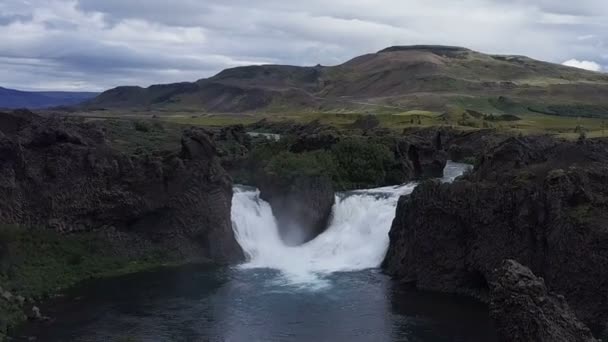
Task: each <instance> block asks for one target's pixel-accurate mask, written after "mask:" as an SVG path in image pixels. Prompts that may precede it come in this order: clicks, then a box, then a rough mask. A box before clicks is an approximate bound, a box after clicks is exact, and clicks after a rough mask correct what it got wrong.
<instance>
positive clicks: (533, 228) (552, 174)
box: [383, 138, 608, 328]
mask: <svg viewBox="0 0 608 342" xmlns="http://www.w3.org/2000/svg"><path fill="white" fill-rule="evenodd" d="M540 139H542V140H544V139H546V138H540ZM529 141H530V142H533V141H536V140H534V139H532V138H530V140H529ZM520 143H521V140H520V139H515V140H511V143H510V144H509V145H501V146H498V147H497V148H496V149H495V150H493V151H491V152H489V154H487V155H486V156H485V157H484V160H483V161H482V163H481V164H480V166H479V167H478V168H477V169H476V171H474V172H473V174H471V175H469V176H467V177H465V179H461V180H459V181H456V182H454V183H453V184H440V183H439V182H434V181H429V182H425V183H423V184H421V185H420V186H419V187H418V188H416V189H415V190H414V192H413V193H412V195H411V196H410V197H404V198H401V199H400V201H399V205H398V208H397V213H396V217H395V220H394V222H393V226H392V228H391V232H390V240H391V243H390V247H389V251H388V253H387V257H386V259H385V261H384V264H383V267H384V268H385V270H386V271H387V272H388V273H389V274H391V275H393V276H394V277H396V278H398V279H400V280H402V281H406V282H411V283H414V284H415V285H416V286H417V287H418V288H421V289H429V290H435V291H441V292H451V293H461V294H467V295H471V296H474V297H477V298H480V299H483V300H487V299H488V291H489V287H488V279H490V278H491V275H492V271H493V270H494V268H496V267H498V266H499V265H500V264H501V263H502V261H503V260H505V259H514V260H517V261H518V262H520V263H522V264H524V265H526V266H527V267H529V268H530V269H531V270H532V271H533V272H534V273H535V274H537V275H539V276H542V277H543V278H544V279H545V280H546V282H547V286H548V287H549V289H550V290H551V291H555V292H557V293H561V294H563V295H565V297H566V298H567V300H568V301H569V303H570V306H571V307H572V308H573V310H574V311H575V312H576V314H577V315H578V316H579V317H580V318H581V319H582V320H583V321H584V322H585V323H587V324H588V325H589V326H590V327H592V328H596V327H600V326H603V325H604V324H605V322H607V321H608V292H606V291H605V290H603V289H605V288H606V287H607V286H608V250H607V249H606V248H604V246H606V244H608V230H607V229H606V227H608V163H607V161H608V158H606V156H608V149H606V145H605V143H603V142H601V141H596V142H589V144H588V145H584V146H583V145H580V146H579V145H577V144H576V143H570V142H560V141H553V142H550V141H547V143H544V144H540V143H539V144H538V145H521V144H520ZM534 146H538V147H537V148H538V149H540V150H542V151H548V152H547V153H538V151H535V150H534V149H533V147H534ZM547 146H552V147H551V148H550V149H546V148H547ZM602 146H603V147H602ZM513 151H514V152H513ZM601 151H604V152H603V153H604V158H603V160H604V162H600V161H599V159H601V155H602V154H601ZM507 152H508V153H507ZM571 153H573V155H571ZM488 156H494V158H492V159H491V160H492V162H491V163H490V162H489V160H490V159H489V158H488ZM498 156H501V157H500V158H502V159H500V158H498ZM500 160H502V161H501V162H500V163H499V161H500ZM518 160H519V164H518ZM487 163H490V164H487ZM499 165H505V166H504V167H502V166H499ZM553 166H562V167H564V168H560V169H551V167H553ZM486 176H487V177H489V178H487V179H486V178H484V177H486Z"/></svg>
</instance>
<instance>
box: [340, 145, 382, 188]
mask: <svg viewBox="0 0 608 342" xmlns="http://www.w3.org/2000/svg"><path fill="white" fill-rule="evenodd" d="M331 152H332V154H333V156H334V159H335V160H336V166H337V174H338V185H339V188H344V189H353V188H364V187H370V186H380V185H384V184H385V179H386V176H387V171H388V170H389V169H390V167H391V165H392V164H393V159H394V156H393V153H391V151H390V149H389V148H388V147H387V146H386V145H382V144H380V143H376V142H372V141H370V140H367V139H364V138H348V139H344V140H342V141H340V142H339V143H338V144H336V145H335V146H333V148H332V149H331Z"/></svg>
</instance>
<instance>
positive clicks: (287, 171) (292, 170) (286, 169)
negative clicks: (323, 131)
mask: <svg viewBox="0 0 608 342" xmlns="http://www.w3.org/2000/svg"><path fill="white" fill-rule="evenodd" d="M264 171H265V172H266V173H267V174H270V175H273V176H279V178H280V179H282V180H283V181H286V182H294V181H295V180H296V179H297V178H299V177H300V176H312V177H314V176H328V177H330V178H332V179H335V178H336V176H337V172H336V161H335V160H334V156H333V154H331V153H330V152H327V151H314V152H304V153H293V152H288V151H284V152H281V153H279V154H278V155H276V156H274V157H273V158H272V159H271V160H270V161H269V163H268V164H267V165H266V167H265V168H264Z"/></svg>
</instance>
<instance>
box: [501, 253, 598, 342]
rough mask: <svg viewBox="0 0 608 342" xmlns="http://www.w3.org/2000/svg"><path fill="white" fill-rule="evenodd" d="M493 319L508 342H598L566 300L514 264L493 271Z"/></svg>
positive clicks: (504, 264)
mask: <svg viewBox="0 0 608 342" xmlns="http://www.w3.org/2000/svg"><path fill="white" fill-rule="evenodd" d="M489 285H490V294H491V295H490V298H491V299H490V316H491V317H492V319H493V321H494V325H495V327H496V329H497V332H498V336H499V338H500V340H501V341H505V342H528V341H537V342H595V341H597V340H596V339H594V338H593V336H592V335H591V332H590V331H589V329H588V328H587V327H586V326H585V325H584V324H583V323H582V322H581V321H579V320H578V318H577V317H576V315H575V314H574V312H572V310H571V309H570V307H569V306H568V303H566V300H565V299H564V297H563V296H560V295H558V294H554V293H551V292H550V291H549V290H548V289H547V287H546V285H545V281H544V280H543V279H542V278H539V277H536V276H535V275H534V274H533V273H532V271H530V269H529V268H527V267H525V266H522V265H521V264H519V263H518V262H516V261H514V260H506V261H504V262H503V264H502V265H501V267H499V268H498V269H496V270H495V271H494V274H493V275H492V279H491V281H490V283H489Z"/></svg>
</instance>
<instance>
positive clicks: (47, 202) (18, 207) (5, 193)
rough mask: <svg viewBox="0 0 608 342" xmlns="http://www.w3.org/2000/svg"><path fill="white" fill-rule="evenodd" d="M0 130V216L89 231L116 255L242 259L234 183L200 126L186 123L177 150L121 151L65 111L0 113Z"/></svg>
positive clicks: (58, 228)
mask: <svg viewBox="0 0 608 342" xmlns="http://www.w3.org/2000/svg"><path fill="white" fill-rule="evenodd" d="M0 131H2V134H0V224H16V225H19V226H22V227H37V228H45V229H49V230H54V231H56V232H60V233H63V234H77V233H79V232H97V233H99V234H100V236H104V237H106V238H107V239H108V241H110V242H111V243H113V244H114V245H115V249H116V250H115V251H113V252H115V253H116V254H119V255H132V254H145V253H147V252H148V251H150V250H153V249H154V250H161V251H170V252H171V253H172V254H177V255H179V257H180V258H186V259H197V260H200V259H211V260H215V261H219V262H230V261H235V260H239V259H241V258H242V251H241V250H240V247H239V246H238V244H237V242H236V240H235V238H234V236H233V232H232V228H231V221H230V207H231V198H232V182H231V179H230V177H229V176H228V174H227V173H226V172H225V171H224V169H223V168H222V167H221V166H220V160H219V158H218V155H217V147H216V145H215V144H214V142H213V141H212V139H211V138H210V136H209V135H208V134H207V132H205V131H203V130H201V129H191V130H189V131H187V132H185V134H184V136H183V138H182V149H181V152H180V153H166V154H152V155H149V154H139V155H126V154H123V153H121V152H119V151H116V150H114V149H113V148H112V146H110V145H109V144H108V143H107V142H106V140H105V138H104V132H103V131H102V130H100V129H98V128H97V127H96V126H94V125H91V124H85V123H81V122H74V121H69V120H66V119H59V118H46V117H44V118H43V117H40V116H37V115H34V114H32V113H29V112H27V113H24V112H14V113H0Z"/></svg>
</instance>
